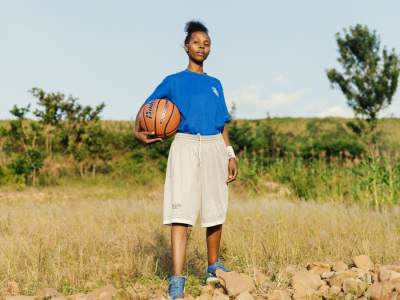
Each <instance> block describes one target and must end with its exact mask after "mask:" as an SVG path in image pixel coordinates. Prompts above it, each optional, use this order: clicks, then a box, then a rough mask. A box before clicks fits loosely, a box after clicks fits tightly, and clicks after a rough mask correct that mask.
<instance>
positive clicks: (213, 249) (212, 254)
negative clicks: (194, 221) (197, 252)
mask: <svg viewBox="0 0 400 300" xmlns="http://www.w3.org/2000/svg"><path fill="white" fill-rule="evenodd" d="M221 234H222V224H221V225H216V226H213V227H207V253H208V266H211V265H213V264H215V263H216V262H217V261H218V256H219V243H220V241H221Z"/></svg>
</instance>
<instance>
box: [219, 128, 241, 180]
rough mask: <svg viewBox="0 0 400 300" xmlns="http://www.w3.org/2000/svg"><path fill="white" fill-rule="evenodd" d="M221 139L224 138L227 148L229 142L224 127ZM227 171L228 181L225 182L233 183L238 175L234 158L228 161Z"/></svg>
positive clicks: (226, 130)
mask: <svg viewBox="0 0 400 300" xmlns="http://www.w3.org/2000/svg"><path fill="white" fill-rule="evenodd" d="M222 137H223V138H224V141H225V144H226V147H229V146H230V145H231V142H230V141H229V135H228V129H227V128H226V126H225V127H224V131H222ZM228 170H229V179H228V180H227V181H226V183H229V182H232V181H234V180H235V179H236V177H237V175H238V173H239V172H238V167H237V164H236V158H234V157H231V158H230V159H229V163H228Z"/></svg>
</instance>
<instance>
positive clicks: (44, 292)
mask: <svg viewBox="0 0 400 300" xmlns="http://www.w3.org/2000/svg"><path fill="white" fill-rule="evenodd" d="M49 296H51V297H52V298H55V297H64V296H63V295H61V294H60V293H59V292H58V291H57V290H55V289H53V288H47V289H42V290H40V291H39V292H38V298H39V299H42V298H44V297H49Z"/></svg>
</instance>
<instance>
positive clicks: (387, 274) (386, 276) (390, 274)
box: [379, 270, 400, 283]
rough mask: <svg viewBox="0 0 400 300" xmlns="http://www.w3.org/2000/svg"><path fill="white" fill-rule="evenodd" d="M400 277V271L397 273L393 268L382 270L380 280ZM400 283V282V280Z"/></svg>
mask: <svg viewBox="0 0 400 300" xmlns="http://www.w3.org/2000/svg"><path fill="white" fill-rule="evenodd" d="M398 277H400V273H397V272H396V271H392V270H382V271H381V272H380V273H379V280H380V282H385V281H389V280H394V279H396V278H398ZM399 283H400V282H399Z"/></svg>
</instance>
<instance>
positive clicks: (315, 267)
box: [310, 262, 331, 275]
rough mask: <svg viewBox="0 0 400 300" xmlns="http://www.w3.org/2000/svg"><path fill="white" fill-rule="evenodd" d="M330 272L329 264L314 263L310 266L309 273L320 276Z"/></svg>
mask: <svg viewBox="0 0 400 300" xmlns="http://www.w3.org/2000/svg"><path fill="white" fill-rule="evenodd" d="M330 271H331V266H330V264H326V263H320V262H314V263H312V264H311V265H310V273H314V274H318V275H322V274H323V273H327V272H330Z"/></svg>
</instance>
